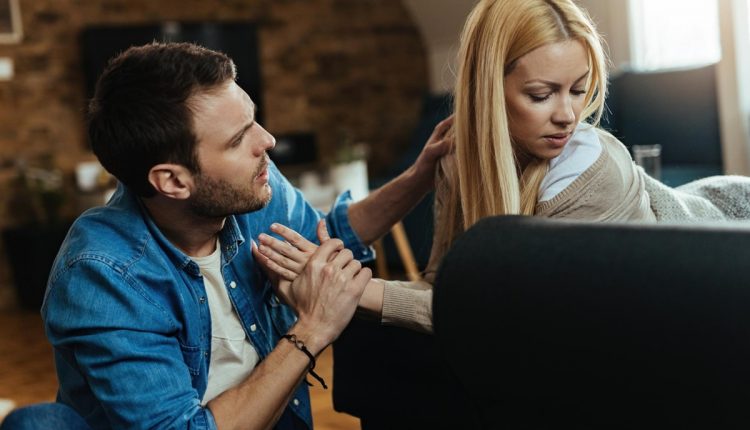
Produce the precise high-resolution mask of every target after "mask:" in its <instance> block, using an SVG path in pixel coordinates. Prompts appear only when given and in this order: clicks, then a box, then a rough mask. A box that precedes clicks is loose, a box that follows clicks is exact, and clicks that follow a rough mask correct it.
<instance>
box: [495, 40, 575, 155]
mask: <svg viewBox="0 0 750 430" xmlns="http://www.w3.org/2000/svg"><path fill="white" fill-rule="evenodd" d="M588 77H589V67H588V54H587V52H586V48H585V47H584V45H583V44H582V43H581V42H579V41H576V40H569V41H565V42H558V43H553V44H549V45H544V46H542V47H540V48H537V49H535V50H533V51H531V52H529V53H528V54H526V55H524V56H523V57H521V58H519V59H518V61H517V62H516V65H515V67H514V68H513V69H512V70H511V72H510V73H508V74H507V75H506V76H505V102H506V105H507V109H508V121H509V127H510V135H511V137H512V138H513V142H514V143H515V148H516V151H517V152H516V153H517V156H519V159H520V160H521V161H522V162H523V161H524V160H527V161H528V157H529V156H533V157H536V158H541V159H547V160H548V159H551V158H554V157H556V156H558V155H560V152H562V149H563V147H565V145H566V144H567V143H568V141H569V140H570V137H571V135H572V133H573V131H574V130H575V128H576V125H577V124H578V122H579V120H580V115H581V111H583V108H584V107H585V105H584V102H585V98H586V92H585V90H586V82H587V79H588ZM519 152H520V153H519Z"/></svg>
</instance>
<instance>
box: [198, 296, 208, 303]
mask: <svg viewBox="0 0 750 430" xmlns="http://www.w3.org/2000/svg"><path fill="white" fill-rule="evenodd" d="M198 301H199V302H201V303H206V298H205V297H201V298H199V299H198Z"/></svg>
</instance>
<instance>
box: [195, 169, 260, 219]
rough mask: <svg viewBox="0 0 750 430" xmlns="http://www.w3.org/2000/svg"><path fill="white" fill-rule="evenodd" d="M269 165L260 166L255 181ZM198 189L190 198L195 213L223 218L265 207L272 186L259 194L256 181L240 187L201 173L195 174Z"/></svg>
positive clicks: (254, 176)
mask: <svg viewBox="0 0 750 430" xmlns="http://www.w3.org/2000/svg"><path fill="white" fill-rule="evenodd" d="M266 167H268V163H267V162H266V163H262V164H261V165H260V166H258V169H257V171H256V172H255V174H254V175H253V179H252V180H253V181H255V178H257V177H258V175H260V172H262V171H263V169H265V168H266ZM195 184H196V191H195V195H194V197H193V198H192V199H191V200H190V208H191V209H192V211H193V213H194V214H196V215H199V216H203V217H208V218H222V217H226V216H229V215H235V214H242V213H247V212H254V211H257V210H259V209H262V208H264V207H265V206H266V205H267V204H268V202H269V201H270V200H271V188H270V186H269V184H266V185H265V186H264V188H265V187H268V192H267V193H263V195H258V194H255V193H254V192H253V189H254V185H255V184H254V183H250V184H247V185H246V186H244V187H242V188H240V187H236V186H233V185H232V184H230V183H229V182H227V181H225V180H223V179H218V180H217V179H212V178H209V177H207V176H204V175H203V174H201V173H198V174H196V175H195Z"/></svg>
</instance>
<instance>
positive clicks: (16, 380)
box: [0, 288, 360, 430]
mask: <svg viewBox="0 0 750 430" xmlns="http://www.w3.org/2000/svg"><path fill="white" fill-rule="evenodd" d="M9 296H10V294H9V293H8V291H7V289H5V288H0V421H2V418H3V417H4V416H5V414H6V413H7V411H5V409H8V407H7V406H8V405H11V404H15V405H16V406H23V405H28V404H31V403H37V402H46V401H52V400H54V398H55V392H56V391H57V377H56V376H55V367H54V364H53V360H52V347H51V346H50V345H49V344H48V343H47V338H46V337H45V336H44V329H43V327H42V321H41V318H40V316H39V312H37V311H24V310H19V309H18V308H17V306H15V304H14V303H13V300H12V298H11V297H9ZM332 365H333V358H332V354H331V350H330V348H329V349H327V350H326V351H324V352H323V354H322V355H321V357H320V358H319V359H318V364H317V367H316V370H317V371H318V373H319V374H320V375H321V376H323V378H325V380H326V382H327V383H328V385H329V389H328V390H323V389H322V388H320V387H318V386H315V387H311V389H310V395H311V398H312V412H313V420H314V422H315V429H316V430H341V429H347V430H348V429H354V430H356V429H359V428H360V425H359V420H358V419H356V418H354V417H352V416H349V415H346V414H340V413H337V412H335V411H334V410H333V407H332V404H331V388H332V385H333V384H332V377H331V369H332ZM8 400H9V401H10V402H8ZM11 402H12V403H11Z"/></svg>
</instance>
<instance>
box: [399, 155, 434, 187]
mask: <svg viewBox="0 0 750 430" xmlns="http://www.w3.org/2000/svg"><path fill="white" fill-rule="evenodd" d="M435 168H436V164H435V163H432V164H431V165H428V162H426V161H422V160H417V162H415V163H414V164H412V165H411V167H409V168H408V169H407V170H406V172H405V173H406V179H407V181H409V182H410V183H411V184H412V186H413V189H414V191H415V192H417V193H421V194H427V193H428V192H430V191H432V189H433V188H434V186H435Z"/></svg>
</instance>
